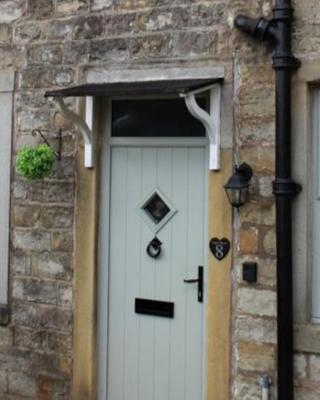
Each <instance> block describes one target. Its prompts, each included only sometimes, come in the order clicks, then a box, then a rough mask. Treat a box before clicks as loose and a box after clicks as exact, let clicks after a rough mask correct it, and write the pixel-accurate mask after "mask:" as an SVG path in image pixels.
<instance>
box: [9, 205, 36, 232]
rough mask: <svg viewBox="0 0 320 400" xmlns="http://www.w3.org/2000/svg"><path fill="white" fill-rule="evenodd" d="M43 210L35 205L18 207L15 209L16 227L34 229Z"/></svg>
mask: <svg viewBox="0 0 320 400" xmlns="http://www.w3.org/2000/svg"><path fill="white" fill-rule="evenodd" d="M40 212H41V208H40V207H39V206H35V205H22V204H19V205H16V206H15V207H14V209H13V223H14V224H15V225H16V226H21V227H32V226H36V225H37V222H39V217H40Z"/></svg>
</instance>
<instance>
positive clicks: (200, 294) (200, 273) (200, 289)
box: [183, 266, 203, 303]
mask: <svg viewBox="0 0 320 400" xmlns="http://www.w3.org/2000/svg"><path fill="white" fill-rule="evenodd" d="M183 282H184V283H198V302H199V303H203V267H202V266H199V267H198V278H197V279H184V280H183Z"/></svg>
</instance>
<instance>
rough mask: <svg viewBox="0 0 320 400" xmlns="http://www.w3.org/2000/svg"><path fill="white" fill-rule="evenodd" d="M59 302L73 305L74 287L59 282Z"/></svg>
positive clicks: (67, 305)
mask: <svg viewBox="0 0 320 400" xmlns="http://www.w3.org/2000/svg"><path fill="white" fill-rule="evenodd" d="M58 304H59V305H60V306H65V307H72V304H73V288H72V286H71V285H66V284H63V283H61V284H59V287H58Z"/></svg>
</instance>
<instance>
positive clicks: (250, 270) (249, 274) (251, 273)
mask: <svg viewBox="0 0 320 400" xmlns="http://www.w3.org/2000/svg"><path fill="white" fill-rule="evenodd" d="M257 272H258V265H257V263H256V262H244V263H243V264H242V279H243V280H244V281H246V282H248V283H256V282H257V278H258V277H257V275H258V273H257Z"/></svg>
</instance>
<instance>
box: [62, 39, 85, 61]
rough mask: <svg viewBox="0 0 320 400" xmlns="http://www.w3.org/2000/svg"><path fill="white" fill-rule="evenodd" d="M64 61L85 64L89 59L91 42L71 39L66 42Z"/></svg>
mask: <svg viewBox="0 0 320 400" xmlns="http://www.w3.org/2000/svg"><path fill="white" fill-rule="evenodd" d="M63 61H64V63H66V64H84V63H87V62H88V61H89V42H87V41H72V42H71V41H69V42H66V43H64V47H63Z"/></svg>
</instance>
